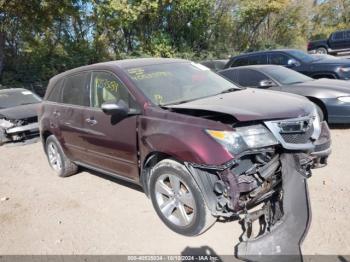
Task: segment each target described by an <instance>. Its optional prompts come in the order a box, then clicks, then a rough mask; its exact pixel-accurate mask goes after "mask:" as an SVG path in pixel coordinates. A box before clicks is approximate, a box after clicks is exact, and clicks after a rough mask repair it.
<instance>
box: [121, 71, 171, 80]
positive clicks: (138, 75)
mask: <svg viewBox="0 0 350 262" xmlns="http://www.w3.org/2000/svg"><path fill="white" fill-rule="evenodd" d="M128 73H129V74H130V76H131V78H132V79H133V80H135V81H139V80H144V79H155V78H162V77H167V76H172V75H173V74H172V73H170V72H165V71H158V72H152V73H145V70H144V69H142V68H132V69H129V70H128Z"/></svg>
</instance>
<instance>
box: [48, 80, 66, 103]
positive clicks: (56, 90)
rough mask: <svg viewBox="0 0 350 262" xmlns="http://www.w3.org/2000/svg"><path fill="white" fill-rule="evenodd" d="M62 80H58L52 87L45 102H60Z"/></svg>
mask: <svg viewBox="0 0 350 262" xmlns="http://www.w3.org/2000/svg"><path fill="white" fill-rule="evenodd" d="M62 83H63V79H62V78H61V79H59V80H58V81H57V82H56V83H55V85H54V86H53V87H52V89H51V92H50V93H49V94H48V96H47V101H51V102H60V100H61V90H62Z"/></svg>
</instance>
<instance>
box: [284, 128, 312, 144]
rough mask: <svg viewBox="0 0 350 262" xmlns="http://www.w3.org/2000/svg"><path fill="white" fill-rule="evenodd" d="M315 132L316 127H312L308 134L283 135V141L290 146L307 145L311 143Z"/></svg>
mask: <svg viewBox="0 0 350 262" xmlns="http://www.w3.org/2000/svg"><path fill="white" fill-rule="evenodd" d="M313 132H314V127H313V126H311V127H310V128H309V129H308V130H307V131H306V132H300V133H290V134H288V133H281V136H282V138H283V140H284V141H285V142H286V143H289V144H306V143H308V142H310V138H311V136H312V134H313Z"/></svg>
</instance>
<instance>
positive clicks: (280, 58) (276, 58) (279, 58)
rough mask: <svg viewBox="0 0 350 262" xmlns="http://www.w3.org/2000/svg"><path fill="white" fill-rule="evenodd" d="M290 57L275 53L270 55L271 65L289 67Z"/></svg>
mask: <svg viewBox="0 0 350 262" xmlns="http://www.w3.org/2000/svg"><path fill="white" fill-rule="evenodd" d="M289 59H290V57H289V56H287V55H284V54H281V53H273V54H270V64H273V65H283V66H285V65H288V60H289Z"/></svg>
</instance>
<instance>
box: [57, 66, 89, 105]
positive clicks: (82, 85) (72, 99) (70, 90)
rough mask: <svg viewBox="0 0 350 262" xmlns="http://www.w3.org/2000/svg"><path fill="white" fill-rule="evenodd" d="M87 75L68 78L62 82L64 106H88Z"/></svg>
mask: <svg viewBox="0 0 350 262" xmlns="http://www.w3.org/2000/svg"><path fill="white" fill-rule="evenodd" d="M87 75H88V73H79V74H76V75H72V76H68V77H67V78H66V79H65V80H64V84H63V94H62V102H63V103H65V104H71V105H78V106H89V96H88V95H89V92H88V90H89V89H88V84H87Z"/></svg>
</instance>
